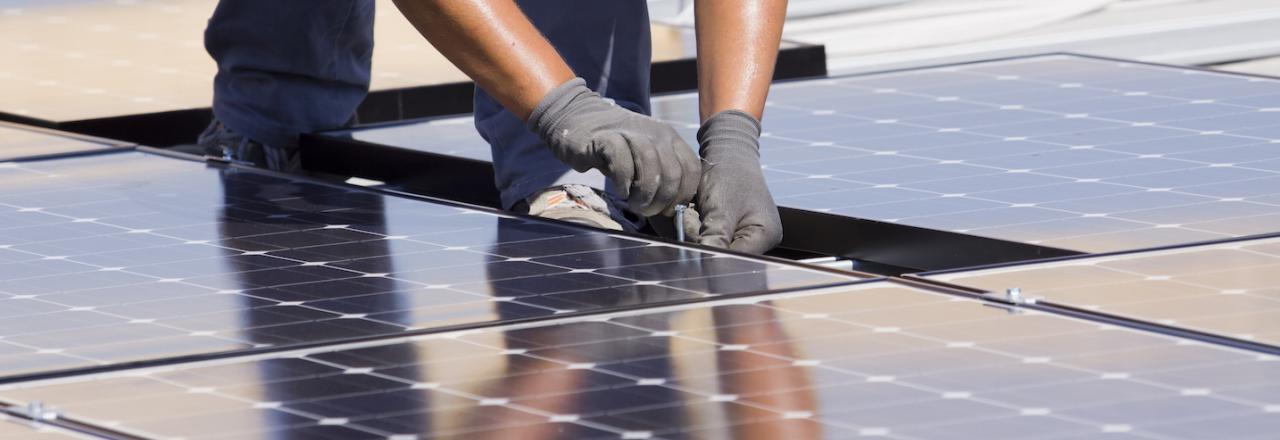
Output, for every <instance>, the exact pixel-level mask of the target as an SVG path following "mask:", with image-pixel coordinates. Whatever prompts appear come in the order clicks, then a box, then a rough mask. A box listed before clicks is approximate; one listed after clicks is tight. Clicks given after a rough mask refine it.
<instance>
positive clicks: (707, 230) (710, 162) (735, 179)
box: [698, 110, 782, 254]
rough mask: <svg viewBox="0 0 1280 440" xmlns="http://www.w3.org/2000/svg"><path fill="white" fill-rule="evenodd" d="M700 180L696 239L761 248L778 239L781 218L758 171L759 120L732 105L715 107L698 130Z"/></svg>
mask: <svg viewBox="0 0 1280 440" xmlns="http://www.w3.org/2000/svg"><path fill="white" fill-rule="evenodd" d="M698 145H699V151H700V152H701V154H702V162H703V165H702V185H701V187H700V188H699V189H698V211H699V213H700V214H701V217H702V218H701V220H702V229H701V230H700V231H699V235H700V236H701V238H700V242H701V243H702V244H705V245H708V246H715V247H722V248H723V247H727V248H729V249H733V250H736V251H741V252H747V253H753V254H762V253H765V252H766V251H768V250H769V249H773V247H774V246H777V245H778V243H779V242H781V241H782V220H781V219H780V218H779V217H778V207H777V205H775V204H774V203H773V196H772V195H770V194H769V187H768V186H766V185H765V182H764V173H763V172H761V171H760V121H757V120H756V118H754V117H752V116H751V115H748V114H746V113H743V112H741V111H737V110H726V111H723V112H720V113H716V114H715V115H714V116H712V117H711V118H709V119H707V120H706V122H703V123H702V128H701V129H699V130H698Z"/></svg>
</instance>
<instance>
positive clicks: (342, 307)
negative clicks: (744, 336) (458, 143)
mask: <svg viewBox="0 0 1280 440" xmlns="http://www.w3.org/2000/svg"><path fill="white" fill-rule="evenodd" d="M859 280H860V279H859V278H856V277H854V276H843V275H835V274H831V273H827V272H821V271H816V270H812V269H807V268H801V267H799V266H792V265H786V264H779V263H771V262H766V261H760V260H752V259H746V258H741V257H736V256H730V255H726V254H720V253H715V252H705V251H698V250H693V249H688V248H681V247H676V246H671V245H666V244H661V243H657V242H653V241H648V240H646V239H643V238H637V237H632V236H622V235H614V234H607V233H603V232H598V231H595V230H588V229H583V228H577V227H572V226H565V225H562V224H556V223H550V222H545V221H541V220H533V219H525V218H518V217H511V216H504V215H499V214H497V213H493V212H488V211H480V210H475V209H469V208H465V207H459V206H449V205H444V204H438V203H430V202H424V201H421V200H411V199H406V198H400V197H389V196H383V195H380V194H378V193H374V192H370V191H367V190H364V189H360V188H355V187H339V186H331V185H325V184H320V183H315V182H311V181H304V180H297V179H292V178H283V177H276V176H274V175H267V174H261V173H259V172H255V171H249V170H243V169H234V168H233V169H227V168H221V167H217V166H206V165H204V164H203V163H199V162H193V161H186V160H176V159H172V158H167V157H161V156H156V155H150V154H144V153H140V152H121V153H117V154H107V155H95V156H91V157H81V158H73V159H62V160H51V161H40V162H26V163H19V164H14V165H12V166H8V167H4V168H0V303H3V306H0V372H2V373H0V376H6V377H9V378H12V377H13V376H14V375H22V374H26V373H33V372H45V371H50V370H61V369H67V368H74V367H86V366H102V365H110V364H115V363H120V362H130V361H141V360H153V359H160V358H172V357H174V356H183V355H196V354H208V353H225V352H228V351H232V350H241V349H251V348H264V347H281V346H288V345H290V344H298V343H310V342H320V341H329V340H337V339H344V338H346V339H349V338H355V337H368V336H378V335H388V334H391V335H395V334H400V333H402V332H405V331H410V330H419V329H424V328H439V327H442V326H451V325H464V324H476V323H484V322H493V321H503V320H519V319H529V318H537V317H545V316H551V315H556V314H564V313H573V312H581V311H586V310H597V309H609V308H620V307H635V306H637V305H640V304H652V303H664V302H671V301H683V300H692V299H698V298H706V297H712V296H716V295H722V294H734V293H751V292H761V291H769V290H776V289H795V288H805V287H812V286H818V285H826V284H842V283H849V282H856V281H859Z"/></svg>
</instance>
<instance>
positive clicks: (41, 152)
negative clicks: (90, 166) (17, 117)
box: [0, 123, 114, 162]
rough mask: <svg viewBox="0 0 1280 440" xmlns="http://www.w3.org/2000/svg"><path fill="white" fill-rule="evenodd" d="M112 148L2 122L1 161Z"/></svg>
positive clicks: (0, 128) (0, 136)
mask: <svg viewBox="0 0 1280 440" xmlns="http://www.w3.org/2000/svg"><path fill="white" fill-rule="evenodd" d="M111 148H114V147H112V146H111V145H107V144H99V143H95V142H88V141H83V140H79V139H72V138H69V137H62V136H55V135H52V134H47V133H42V132H39V131H33V130H24V129H22V128H18V127H17V126H11V125H6V124H4V123H0V162H7V161H14V160H23V159H29V158H37V157H41V156H50V155H58V154H67V153H80V152H88V151H98V150H108V149H111Z"/></svg>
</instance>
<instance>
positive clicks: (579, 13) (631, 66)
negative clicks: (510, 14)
mask: <svg viewBox="0 0 1280 440" xmlns="http://www.w3.org/2000/svg"><path fill="white" fill-rule="evenodd" d="M520 6H521V8H522V9H523V10H524V12H525V14H526V15H527V16H528V17H529V19H530V20H531V21H532V22H533V24H534V25H535V26H537V27H538V29H539V30H541V31H542V33H543V34H544V35H546V37H547V39H549V40H550V41H551V44H552V45H554V46H555V47H556V49H557V50H558V51H559V52H560V55H561V56H562V57H564V59H565V62H567V63H568V64H569V66H570V67H571V68H573V71H574V72H575V73H576V74H577V75H578V76H581V77H582V78H584V79H586V81H587V86H588V87H590V88H591V89H593V90H595V91H597V92H599V93H600V94H602V95H604V96H606V97H608V98H611V99H613V100H614V101H615V102H616V103H617V104H618V105H620V106H623V107H626V108H628V109H630V110H632V111H635V112H639V113H645V114H648V113H649V57H650V47H649V46H650V41H649V18H648V9H647V5H646V3H645V2H644V1H643V0H616V1H599V0H522V1H520ZM475 104H476V113H475V118H476V128H477V129H478V130H479V131H480V134H481V135H482V136H484V137H485V139H486V140H488V141H489V144H490V145H491V146H492V149H493V162H494V168H495V170H496V172H497V185H498V189H499V190H500V191H501V192H502V204H503V207H504V208H507V209H511V208H512V207H514V206H516V205H517V204H519V203H521V202H523V201H525V199H526V198H528V197H530V196H531V195H534V194H535V193H537V192H539V191H542V190H544V189H547V188H551V187H557V186H562V185H566V184H579V185H585V186H588V187H591V188H594V189H596V190H602V191H608V192H609V193H614V192H613V191H612V190H611V189H609V188H607V187H611V186H612V184H608V183H607V182H606V179H605V177H604V175H603V174H601V173H600V172H598V171H594V170H592V171H589V172H586V173H579V172H576V171H573V169H571V168H569V166H568V165H565V164H564V163H563V162H560V161H559V160H558V159H556V158H555V156H553V155H552V154H551V152H550V151H549V150H548V149H547V147H546V146H545V145H543V144H542V142H541V141H539V140H538V138H537V136H535V135H534V134H533V133H531V132H530V131H529V130H528V129H527V128H526V127H525V123H524V121H522V120H520V119H519V118H517V117H516V116H515V115H512V114H511V113H510V112H507V111H506V110H503V108H502V106H501V105H500V104H498V102H497V101H495V100H494V99H493V98H492V97H490V96H489V95H487V94H485V93H484V92H483V91H480V90H477V92H476V98H475ZM614 205H615V206H625V204H617V203H614ZM615 217H617V216H616V215H615Z"/></svg>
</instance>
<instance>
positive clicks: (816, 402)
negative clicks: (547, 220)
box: [0, 282, 1280, 439]
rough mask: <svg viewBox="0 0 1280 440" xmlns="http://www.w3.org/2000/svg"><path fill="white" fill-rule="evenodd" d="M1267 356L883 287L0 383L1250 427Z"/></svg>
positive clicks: (411, 433)
mask: <svg viewBox="0 0 1280 440" xmlns="http://www.w3.org/2000/svg"><path fill="white" fill-rule="evenodd" d="M1276 362H1277V358H1276V357H1275V356H1270V355H1260V354H1257V353H1252V352H1245V351H1238V350H1234V349H1230V348H1224V347H1220V346H1213V345H1207V344H1201V343H1197V342H1191V341H1185V340H1179V339H1176V338H1172V337H1167V336H1162V335H1156V334H1149V333H1143V332H1138V331H1133V330H1129V329H1124V328H1118V327H1113V326H1107V325H1098V324H1096V323H1091V322H1086V321H1078V320H1074V319H1070V318H1064V317H1060V316H1056V315H1049V314H1044V313H1039V312H1034V311H1024V312H1021V313H1017V312H1011V311H1009V310H1007V309H1003V308H999V307H992V306H988V305H984V304H982V303H979V302H976V301H973V300H968V299H962V298H959V297H953V296H949V295H943V294H937V293H932V292H928V291H923V290H918V289H915V288H911V287H907V286H905V285H900V284H893V283H887V282H881V283H865V284H862V285H859V286H851V287H844V288H833V289H823V290H819V291H809V292H803V293H793V294H781V295H769V296H767V297H756V298H753V301H752V302H747V301H742V300H737V301H717V302H713V303H703V304H697V305H688V306H680V307H676V308H673V309H668V310H662V311H655V310H647V311H634V312H625V313H618V314H613V315H608V316H597V317H590V318H571V319H563V320H556V321H554V322H543V323H539V324H537V325H529V326H518V325H517V326H507V327H497V328H486V329H482V330H474V331H466V332H459V333H446V334H436V335H430V336H425V337H418V338H412V339H407V340H406V339H399V340H395V341H385V342H382V343H379V344H376V345H366V346H353V347H337V348H326V349H320V350H313V351H305V352H295V353H288V354H281V355H277V356H272V357H267V358H261V359H240V360H222V361H215V362H209V363H203V364H192V365H184V366H180V367H175V368H164V369H151V370H139V371H132V372H124V373H120V374H110V375H107V376H99V377H92V378H89V377H82V378H78V379H77V380H73V381H70V382H64V383H50V384H29V385H10V386H7V387H4V388H3V389H0V396H3V397H4V398H6V399H11V400H14V401H33V400H40V401H42V402H44V403H45V404H46V405H52V406H54V407H56V408H58V409H59V410H60V411H61V413H62V414H63V416H64V417H68V418H74V419H76V420H79V421H85V422H90V423H100V424H107V425H109V426H113V427H115V428H116V429H119V430H122V431H125V432H131V433H135V434H138V435H141V436H147V437H163V438H169V437H182V438H191V439H199V438H224V437H256V438H264V437H277V436H278V437H289V438H295V437H307V438H313V437H314V438H395V439H400V438H485V437H495V438H499V437H519V438H538V437H548V438H549V437H556V438H601V439H603V438H624V439H648V438H719V437H723V438H733V437H743V436H745V435H747V434H748V433H750V434H751V435H755V436H759V437H760V438H846V437H853V436H858V435H866V436H887V437H893V438H906V439H910V438H1094V437H1097V436H1099V435H1102V434H1104V433H1105V434H1114V435H1116V436H1118V437H1120V438H1124V437H1132V438H1161V439H1165V438H1202V437H1206V436H1208V437H1229V438H1266V437H1272V436H1274V434H1275V432H1276V430H1277V429H1278V428H1280V417H1277V416H1276V413H1277V412H1280V404H1278V403H1280V369H1277V368H1276Z"/></svg>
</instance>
